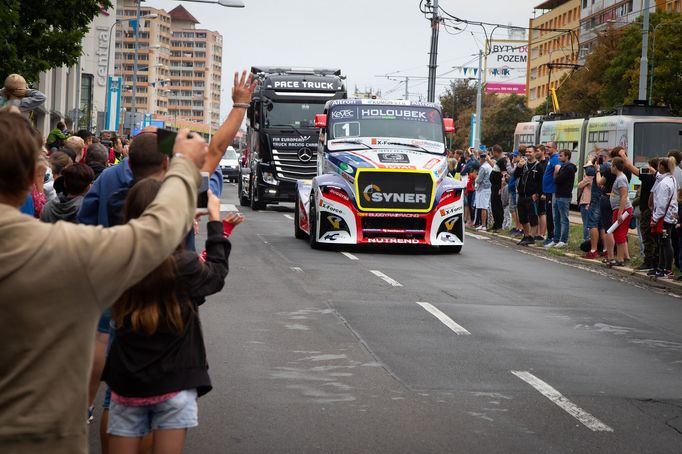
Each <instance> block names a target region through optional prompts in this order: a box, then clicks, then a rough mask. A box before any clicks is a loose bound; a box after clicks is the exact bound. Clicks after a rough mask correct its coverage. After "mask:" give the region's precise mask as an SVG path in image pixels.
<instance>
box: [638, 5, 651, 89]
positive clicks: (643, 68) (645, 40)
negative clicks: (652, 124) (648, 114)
mask: <svg viewBox="0 0 682 454" xmlns="http://www.w3.org/2000/svg"><path fill="white" fill-rule="evenodd" d="M648 52H649V0H644V20H643V21H642V58H641V59H640V61H639V97H638V99H639V100H641V101H646V99H647V98H646V82H647V70H648V69H649V59H648Z"/></svg>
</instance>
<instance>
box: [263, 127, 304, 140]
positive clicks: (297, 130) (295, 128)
mask: <svg viewBox="0 0 682 454" xmlns="http://www.w3.org/2000/svg"><path fill="white" fill-rule="evenodd" d="M268 128H287V129H291V130H293V131H294V132H295V133H296V134H298V135H299V136H301V137H303V133H302V132H301V131H300V130H299V129H298V128H297V127H296V126H294V125H270V126H268Z"/></svg>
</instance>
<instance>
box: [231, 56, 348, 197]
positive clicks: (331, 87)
mask: <svg viewBox="0 0 682 454" xmlns="http://www.w3.org/2000/svg"><path fill="white" fill-rule="evenodd" d="M251 72H252V73H253V74H254V76H255V77H256V78H257V80H258V81H259V83H258V86H257V88H256V90H255V91H254V93H253V96H252V98H251V106H250V107H249V109H248V113H247V116H248V127H247V134H246V143H247V149H246V153H245V156H244V159H243V161H242V166H241V169H240V178H239V182H238V191H239V202H240V204H241V205H242V206H247V205H250V206H251V208H252V209H254V210H261V209H263V208H265V206H266V205H267V204H274V203H279V202H293V201H295V198H296V181H297V180H310V179H312V178H313V177H314V176H315V175H317V151H316V150H317V142H318V140H319V129H317V128H315V114H319V113H322V111H323V110H324V106H325V104H326V102H327V101H330V100H333V99H345V98H346V97H347V93H346V87H345V84H344V79H345V77H343V76H342V75H341V71H340V70H338V69H312V68H279V67H264V66H260V67H252V68H251Z"/></svg>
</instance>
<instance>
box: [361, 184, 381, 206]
mask: <svg viewBox="0 0 682 454" xmlns="http://www.w3.org/2000/svg"><path fill="white" fill-rule="evenodd" d="M375 192H381V188H380V187H379V186H377V185H376V184H368V185H367V186H366V187H365V189H364V190H363V191H362V196H363V197H364V198H365V200H367V201H368V202H371V201H372V194H374V193H375Z"/></svg>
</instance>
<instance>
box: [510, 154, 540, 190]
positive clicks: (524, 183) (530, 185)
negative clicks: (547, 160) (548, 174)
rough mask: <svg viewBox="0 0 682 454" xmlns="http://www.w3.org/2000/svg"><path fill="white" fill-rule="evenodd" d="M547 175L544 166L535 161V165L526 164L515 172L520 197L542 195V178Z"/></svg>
mask: <svg viewBox="0 0 682 454" xmlns="http://www.w3.org/2000/svg"><path fill="white" fill-rule="evenodd" d="M544 173H545V170H544V167H543V165H542V164H541V163H540V162H538V161H535V162H534V163H533V164H530V163H528V162H526V165H525V166H523V167H517V168H516V170H515V171H514V176H515V177H516V179H517V181H518V182H519V183H518V187H517V191H518V193H519V196H525V197H530V196H532V195H533V194H538V195H540V194H542V177H543V175H544Z"/></svg>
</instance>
